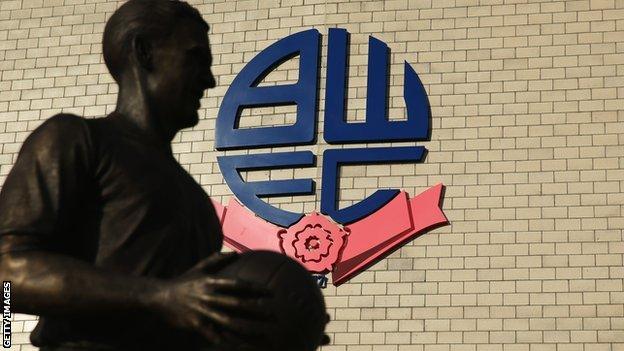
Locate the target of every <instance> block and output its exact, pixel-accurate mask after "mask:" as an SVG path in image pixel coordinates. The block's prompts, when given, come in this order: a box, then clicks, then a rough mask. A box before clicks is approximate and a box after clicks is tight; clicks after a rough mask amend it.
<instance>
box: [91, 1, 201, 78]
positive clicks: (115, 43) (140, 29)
mask: <svg viewBox="0 0 624 351" xmlns="http://www.w3.org/2000/svg"><path fill="white" fill-rule="evenodd" d="M183 20H193V21H197V22H198V23H200V24H201V25H202V26H203V27H204V28H205V29H206V30H208V29H209V26H208V23H206V21H204V19H203V18H202V16H201V14H200V13H199V11H197V9H195V8H193V7H192V6H191V5H189V4H187V3H186V2H183V1H177V0H129V1H128V2H126V3H125V4H123V5H121V6H120V7H119V8H118V9H117V11H115V12H114V13H113V15H112V16H111V17H110V18H109V19H108V22H107V23H106V27H105V28H104V38H103V40H102V42H103V43H102V52H103V54H104V62H105V63H106V67H108V71H109V72H110V74H111V75H112V76H113V78H114V79H115V80H116V81H119V78H120V76H121V74H122V73H123V71H124V69H125V68H126V64H127V62H128V61H129V60H128V56H129V54H130V48H131V45H132V40H133V39H134V38H135V37H137V36H140V37H141V38H142V39H144V40H148V41H151V42H157V41H158V40H162V39H165V38H167V37H168V36H169V35H170V34H171V33H172V32H173V29H174V28H175V26H176V24H178V23H179V22H181V21H183Z"/></svg>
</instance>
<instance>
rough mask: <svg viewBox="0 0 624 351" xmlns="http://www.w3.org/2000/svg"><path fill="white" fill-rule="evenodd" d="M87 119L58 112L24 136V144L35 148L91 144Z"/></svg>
mask: <svg viewBox="0 0 624 351" xmlns="http://www.w3.org/2000/svg"><path fill="white" fill-rule="evenodd" d="M87 121H88V120H87V119H86V118H84V117H81V116H77V115H74V114H70V113H59V114H56V115H54V116H52V117H50V118H48V119H47V120H45V121H44V122H43V123H41V125H39V126H38V127H37V128H35V130H34V131H33V132H32V133H31V134H30V135H29V136H28V138H26V140H25V141H24V146H26V145H28V144H32V145H33V146H34V147H35V148H36V149H40V148H47V147H55V148H69V147H72V145H76V144H77V143H79V144H84V145H89V144H91V140H90V139H91V135H90V134H91V133H90V131H89V126H88V122H87Z"/></svg>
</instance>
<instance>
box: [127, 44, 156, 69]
mask: <svg viewBox="0 0 624 351" xmlns="http://www.w3.org/2000/svg"><path fill="white" fill-rule="evenodd" d="M132 49H133V50H132V51H133V53H134V57H135V58H136V60H137V62H138V63H139V65H140V66H141V67H142V68H143V69H145V70H147V71H151V70H152V69H153V67H154V65H153V56H152V45H151V44H150V42H149V41H148V40H147V39H146V38H145V37H143V36H141V35H137V36H135V37H134V38H133V39H132Z"/></svg>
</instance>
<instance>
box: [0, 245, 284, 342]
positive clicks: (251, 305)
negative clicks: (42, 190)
mask: <svg viewBox="0 0 624 351" xmlns="http://www.w3.org/2000/svg"><path fill="white" fill-rule="evenodd" d="M236 257H237V255H236V254H214V255H212V256H210V257H208V258H206V259H204V260H203V261H200V262H199V263H198V264H197V265H196V266H195V267H193V268H192V269H191V270H189V272H188V273H187V274H185V275H183V276H182V277H180V278H178V279H175V280H158V279H151V278H145V277H134V276H126V275H122V274H118V273H114V272H109V271H105V270H102V269H99V268H96V267H93V266H91V265H90V264H88V263H86V262H83V261H80V260H77V259H74V258H71V257H68V256H64V255H61V254H56V253H51V252H46V251H40V250H26V251H16V252H8V253H4V254H2V255H0V279H1V280H3V281H11V290H12V291H11V292H12V293H11V299H12V301H11V307H12V308H13V310H14V311H15V312H22V313H28V314H36V315H89V316H110V315H114V316H116V317H123V316H124V315H129V314H132V315H134V316H143V317H145V318H157V319H159V320H160V321H161V322H162V323H164V324H168V325H169V326H171V327H172V328H176V329H180V330H187V331H191V332H194V333H197V334H198V335H201V336H202V337H203V338H204V339H205V340H206V341H208V342H211V343H217V344H219V343H223V342H234V343H237V344H241V345H244V344H248V345H253V344H254V343H256V342H262V341H263V340H264V339H265V337H266V336H267V335H270V334H272V333H274V332H275V327H274V325H273V324H272V323H267V318H270V316H269V315H268V314H267V313H268V311H265V310H263V309H262V308H261V306H262V304H261V303H259V300H258V299H261V298H270V296H267V291H266V290H265V289H264V288H262V287H259V286H256V285H253V284H250V283H247V282H244V281H240V280H233V279H226V278H216V277H214V273H216V272H217V271H218V270H220V269H221V268H223V267H224V266H225V265H227V264H229V263H231V262H232V260H234V259H236ZM242 315H246V316H249V317H240V316H242Z"/></svg>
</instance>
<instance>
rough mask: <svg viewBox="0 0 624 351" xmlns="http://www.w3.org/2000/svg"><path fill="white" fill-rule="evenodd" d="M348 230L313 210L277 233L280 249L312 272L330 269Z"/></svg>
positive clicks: (338, 255) (337, 256)
mask: <svg viewBox="0 0 624 351" xmlns="http://www.w3.org/2000/svg"><path fill="white" fill-rule="evenodd" d="M348 234H349V232H348V230H343V229H340V228H339V227H338V226H337V225H336V224H334V223H332V222H330V221H329V220H327V219H326V218H325V217H323V216H321V215H320V214H318V213H316V212H313V213H312V214H309V215H306V216H305V217H303V218H302V219H301V220H300V221H299V222H297V224H295V225H294V226H292V227H290V228H288V229H283V230H280V231H279V233H278V235H279V238H280V247H281V249H282V252H283V253H285V254H286V255H288V256H290V257H293V258H294V259H296V260H298V261H299V262H300V263H301V264H303V265H304V266H305V267H306V268H307V269H308V270H309V271H311V272H315V273H324V272H327V271H332V270H333V265H334V263H336V261H337V260H338V258H339V257H340V253H341V251H342V248H343V247H344V244H345V242H346V241H345V238H346V236H347V235H348Z"/></svg>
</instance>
